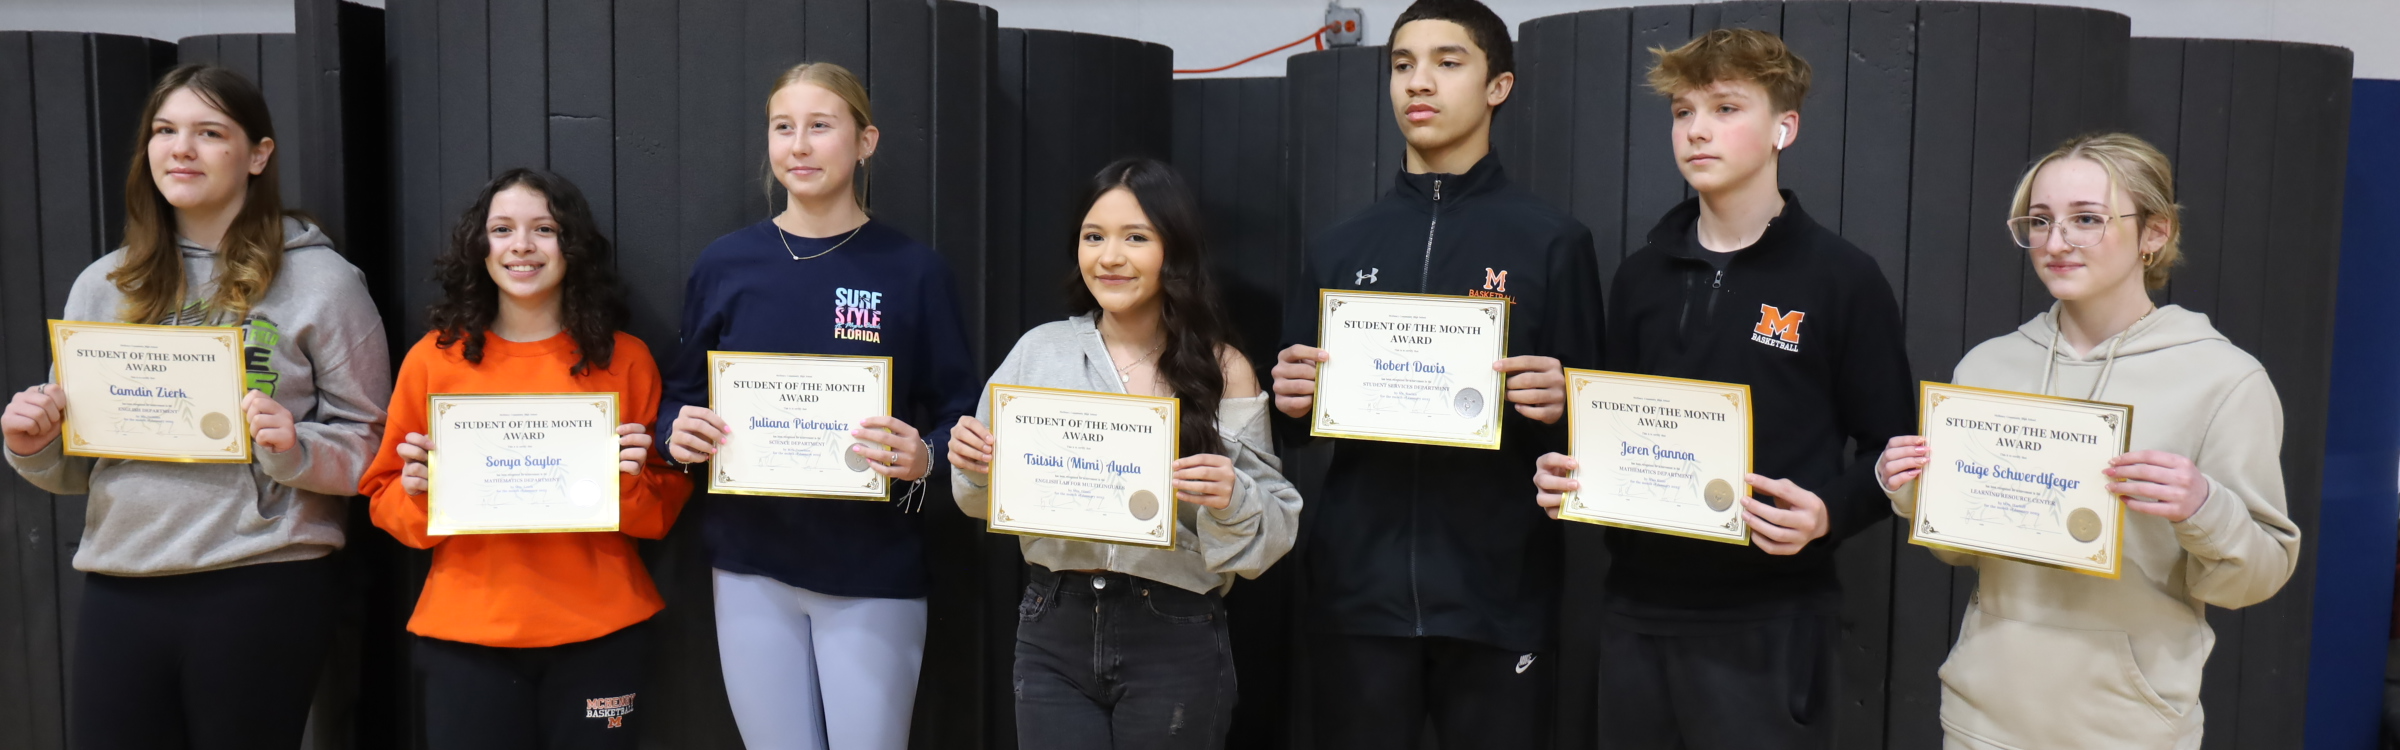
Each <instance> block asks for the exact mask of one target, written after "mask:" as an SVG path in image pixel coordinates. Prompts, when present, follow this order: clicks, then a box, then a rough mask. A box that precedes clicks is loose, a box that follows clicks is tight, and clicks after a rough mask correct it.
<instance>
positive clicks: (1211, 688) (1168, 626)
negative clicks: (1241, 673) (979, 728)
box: [1016, 565, 1235, 750]
mask: <svg viewBox="0 0 2400 750" xmlns="http://www.w3.org/2000/svg"><path fill="white" fill-rule="evenodd" d="M1027 567H1028V568H1029V569H1030V570H1031V579H1032V583H1030V584H1027V585H1026V587H1025V600H1024V602H1022V603H1020V604H1018V605H1017V667H1016V693H1017V746H1018V747H1025V748H1043V750H1081V749H1083V748H1095V749H1096V748H1209V749H1210V750H1215V749H1216V748H1222V747H1224V746H1225V730H1226V727H1227V726H1228V725H1230V724H1231V723H1232V722H1233V704H1234V696H1235V689H1234V677H1233V648H1232V645H1231V643H1230V642H1229V641H1227V640H1226V635H1225V602H1224V600H1223V599H1221V598H1219V597H1218V596H1217V595H1216V594H1213V593H1212V594H1195V593H1192V592H1190V591H1185V590H1183V589H1179V588H1176V587H1174V586H1169V585H1166V584H1163V583H1159V582H1157V581H1152V580H1149V579H1147V578H1137V577H1134V576H1129V575H1125V574H1122V573H1073V572H1069V573H1052V572H1050V571H1049V570H1048V569H1045V568H1043V567H1041V566H1039V565H1031V566H1027Z"/></svg>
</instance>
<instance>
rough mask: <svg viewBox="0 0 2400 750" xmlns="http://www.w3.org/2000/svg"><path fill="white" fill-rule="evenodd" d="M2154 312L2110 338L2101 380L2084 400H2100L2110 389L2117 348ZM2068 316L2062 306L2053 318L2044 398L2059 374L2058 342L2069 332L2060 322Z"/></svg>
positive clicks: (2064, 307)
mask: <svg viewBox="0 0 2400 750" xmlns="http://www.w3.org/2000/svg"><path fill="white" fill-rule="evenodd" d="M2154 312H2158V306H2157V305H2151V306H2150V309H2149V310H2147V311H2144V312H2143V313H2142V317H2139V318H2134V319H2133V325H2129V326H2126V327H2125V330H2123V331H2118V332H2117V335H2115V336H2111V337H2109V339H2108V356H2107V357H2105V358H2103V359H2101V361H2100V379H2099V380H2096V381H2093V382H2092V392H2091V393H2087V394H2084V397H2083V400H2085V401H2098V400H2100V392H2101V391H2103V390H2107V389H2108V376H2109V373H2112V372H2115V371H2116V369H2117V347H2119V346H2122V345H2124V343H2125V339H2127V338H2131V337H2132V336H2133V329H2135V328H2139V327H2141V325H2142V321H2145V320H2149V319H2150V313H2154ZM2066 314H2067V308H2066V306H2064V305H2061V306H2059V308H2058V312H2057V313H2055V314H2053V315H2052V316H2051V324H2052V325H2051V327H2050V357H2049V360H2048V364H2046V365H2044V366H2043V367H2042V390H2041V394H2042V395H2044V396H2048V395H2051V394H2050V381H2051V377H2052V376H2053V375H2056V374H2057V373H2058V340H2059V339H2061V338H2065V337H2066V330H2067V326H2066V324H2065V323H2064V322H2063V321H2061V320H2059V318H2063V317H2065V316H2066Z"/></svg>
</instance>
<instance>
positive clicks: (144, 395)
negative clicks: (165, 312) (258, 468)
mask: <svg viewBox="0 0 2400 750" xmlns="http://www.w3.org/2000/svg"><path fill="white" fill-rule="evenodd" d="M50 352H51V357H52V362H53V366H54V367H55V368H56V372H55V374H56V376H57V379H58V386H59V388H60V389H61V390H63V391H65V392H66V395H67V412H66V424H65V425H64V426H63V431H62V432H61V433H60V434H59V440H60V441H61V442H62V443H63V445H62V448H63V449H64V450H65V451H66V454H67V455H70V456H87V457H92V458H116V459H126V460H134V461H162V462H168V463H195V464H246V463H249V462H250V460H251V445H250V420H249V416H248V415H247V414H246V413H245V412H243V411H242V397H243V394H245V393H247V391H246V389H244V388H243V383H242V378H243V367H242V330H241V329H239V328H225V327H197V326H156V325H137V324H133V323H94V322H85V321H70V320H52V321H50Z"/></svg>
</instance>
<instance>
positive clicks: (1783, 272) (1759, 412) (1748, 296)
mask: <svg viewBox="0 0 2400 750" xmlns="http://www.w3.org/2000/svg"><path fill="white" fill-rule="evenodd" d="M1783 200H1784V208H1783V213H1782V214H1781V215H1779V216H1777V217H1775V219H1774V220H1773V221H1772V222H1770V223H1769V224H1768V225H1767V231H1766V233H1765V234H1764V235H1762V236H1760V237H1759V239H1758V242H1757V243H1756V244H1753V245H1751V246H1750V247H1748V248H1744V249H1743V250H1741V251H1740V252H1739V253H1738V254H1736V255H1735V256H1734V257H1733V259H1732V260H1731V262H1729V263H1728V264H1727V267H1726V268H1725V270H1724V271H1722V272H1719V271H1717V270H1716V268H1715V267H1714V266H1712V265H1711V264H1710V263H1709V262H1708V261H1707V260H1705V259H1704V258H1705V256H1706V255H1707V253H1708V252H1709V251H1708V250H1707V249H1705V248H1702V247H1700V246H1699V243H1698V242H1697V241H1695V240H1694V238H1693V231H1694V226H1695V224H1696V223H1697V222H1698V221H1699V218H1700V202H1699V201H1698V200H1697V199H1693V200H1686V201H1684V202H1683V204H1682V205H1679V206H1676V207H1675V209H1674V210H1672V211H1669V212H1667V215H1666V217H1665V218H1663V219H1660V220H1659V222H1658V226H1657V227H1656V228H1653V229H1651V230H1650V237H1649V242H1648V244H1647V245H1645V246H1643V248H1642V249H1641V250H1640V251H1639V252H1636V253H1634V254H1633V255H1632V256H1630V257H1627V258H1626V259H1625V262H1624V263H1623V264H1622V265H1619V266H1618V267H1617V275H1616V278H1615V280H1614V281H1613V282H1612V283H1611V288H1610V292H1611V295H1610V298H1609V301H1610V303H1611V305H1610V307H1609V311H1608V345H1607V357H1606V359H1607V369H1609V370H1614V371H1618V372H1632V373H1640V374H1645V375H1665V376H1670V377H1678V378H1693V379H1698V380H1714V381H1718V382H1725V383H1741V384H1744V385H1748V386H1750V394H1751V403H1752V404H1753V405H1754V408H1755V409H1756V411H1755V413H1754V414H1753V415H1752V418H1753V421H1752V425H1753V427H1752V435H1751V438H1752V440H1751V442H1752V445H1753V448H1752V467H1753V470H1754V471H1755V472H1757V473H1759V474H1763V475H1766V476H1767V477H1770V478H1781V479H1789V480H1792V482H1794V483H1796V484H1798V485H1800V486H1801V487H1802V488H1804V489H1807V490H1809V491H1811V492H1815V493H1817V496H1818V497H1821V498H1823V499H1824V500H1825V506H1826V511H1827V514H1828V517H1829V518H1830V520H1831V522H1832V528H1831V529H1830V530H1829V531H1828V532H1827V533H1826V535H1825V536H1824V537H1823V538H1820V539H1817V540H1816V541H1813V542H1810V543H1809V544H1808V546H1807V547H1806V548H1804V549H1802V550H1801V551H1800V554H1798V555H1792V556H1788V557H1784V556H1776V555H1769V554H1767V553H1766V552H1765V551H1764V550H1761V549H1760V548H1758V547H1756V546H1736V545H1730V544H1725V543H1722V542H1708V541H1700V540H1696V539H1686V538H1683V537H1677V536H1670V535H1666V534H1651V533H1644V532H1638V531H1628V530H1623V529H1609V530H1608V531H1607V540H1608V547H1609V556H1610V559H1611V564H1610V567H1609V571H1608V589H1609V591H1610V593H1611V594H1612V597H1611V599H1612V609H1615V610H1616V611H1620V612H1626V613H1633V612H1640V613H1644V614H1658V613H1660V612H1662V611H1663V612H1693V613H1704V612H1714V613H1739V612H1744V611H1748V612H1763V611H1772V610H1777V609H1783V610H1789V609H1791V608H1792V607H1793V606H1812V607H1823V606H1825V605H1827V604H1833V605H1836V606H1838V602H1839V601H1840V600H1839V591H1840V587H1839V584H1838V583H1837V582H1836V580H1835V578H1834V570H1833V557H1834V550H1835V548H1836V547H1837V546H1838V543H1839V542H1840V541H1841V540H1842V539H1844V538H1847V537H1849V536H1851V535H1853V534H1856V533H1858V532H1859V530H1861V529H1864V528H1866V527H1867V526H1869V525H1872V524H1874V523H1875V522H1876V521H1879V520H1882V519H1883V518H1885V517H1888V516H1890V515H1891V503H1890V502H1889V501H1888V500H1886V499H1885V497H1884V495H1883V493H1882V492H1881V491H1879V490H1877V489H1876V487H1875V478H1874V477H1875V475H1874V471H1873V462H1874V460H1875V457H1876V456H1877V455H1879V454H1881V452H1882V451H1883V446H1884V444H1885V443H1887V442H1889V441H1890V440H1891V438H1892V436H1894V435H1909V434H1914V433H1915V432H1916V411H1917V410H1916V384H1915V382H1914V381H1912V380H1910V378H1909V373H1908V356H1907V353H1906V351H1905V350H1904V349H1903V346H1902V344H1903V341H1902V338H1901V332H1900V309H1899V305H1898V304H1897V303H1896V302H1894V301H1893V299H1892V289H1891V285H1890V284H1889V283H1888V282H1886V281H1885V280H1884V277H1883V272H1882V271H1881V270H1880V269H1879V268H1878V267H1877V266H1876V264H1875V259H1874V258H1872V257H1869V256H1868V255H1867V254H1866V253H1865V252H1863V251H1861V250H1859V249H1858V246H1856V245H1852V244H1850V242H1849V241H1848V240H1845V239H1842V237H1841V236H1840V235H1837V234H1834V233H1833V232H1831V231H1829V230H1827V229H1825V227H1823V226H1820V225H1818V224H1817V223H1816V222H1815V221H1813V220H1810V219H1809V217H1808V213H1807V212H1805V211H1802V210H1801V209H1800V200H1799V199H1798V198H1796V197H1794V196H1793V195H1792V194H1791V192H1790V191H1785V192H1784V193H1783ZM1851 441H1855V443H1856V452H1855V453H1854V454H1852V453H1849V452H1848V451H1847V449H1846V448H1845V445H1844V444H1845V443H1848V442H1851ZM1756 497H1758V499H1759V500H1761V501H1762V502H1767V503H1769V504H1772V503H1773V500H1772V499H1770V498H1769V497H1768V496H1767V495H1766V494H1764V493H1758V494H1757V495H1756ZM1779 605H1780V606H1779Z"/></svg>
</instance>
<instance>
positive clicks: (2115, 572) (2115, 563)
mask: <svg viewBox="0 0 2400 750" xmlns="http://www.w3.org/2000/svg"><path fill="white" fill-rule="evenodd" d="M1941 391H1966V392H1970V393H1989V394H1994V395H2001V396H2008V397H2011V398H2017V399H2024V400H2028V401H2054V402H2058V403H2066V404H2081V405H2084V406H2098V407H2105V408H2107V409H2112V410H2122V411H2123V412H2124V419H2125V428H2124V429H2122V430H2118V431H2117V453H2118V455H2123V454H2126V453H2130V452H2132V451H2133V405H2131V404H2112V403H2109V402H2106V401H2088V400H2085V399H2080V398H2067V397H2065V396H2045V395H2042V394H2038V393H2026V392H2023V391H2007V390H2001V389H1998V388H1977V387H1975V386H1971V385H1952V384H1949V383H1936V382H1933V381H1931V380H1920V381H1917V403H1918V404H1919V406H1918V407H1917V434H1918V435H1920V436H1922V435H1924V434H1925V433H1926V429H1925V428H1927V427H1929V426H1931V425H1932V424H1933V409H1934V407H1935V406H1938V405H1940V404H1941V401H1940V400H1938V399H1937V398H1935V397H1936V396H1937V395H1939V394H1940V392H1941ZM1926 478H1927V477H1926V476H1925V475H1924V474H1918V475H1917V487H1916V490H1915V491H1916V493H1917V512H1916V514H1915V515H1913V516H1911V517H1910V518H1909V519H1908V543H1909V544H1914V545H1918V546H1922V547H1930V548H1933V549H1938V550H1943V551H1946V552H1956V553H1959V554H1964V555H1976V556H1980V557H1992V558H1999V559H2002V560H2008V561H2011V562H2019V563H2024V564H2026V565H2036V566H2040V567H2044V568H2051V569H2054V570H2064V571H2067V572H2069V573H2080V574H2083V575H2087V576H2092V577H2095V578H2106V579H2109V580H2112V581H2114V580H2117V579H2118V578H2119V577H2120V576H2122V575H2124V570H2125V499H2124V497H2123V496H2121V495H2118V494H2116V493H2113V492H2112V493H2109V497H2111V498H2115V499H2116V502H2115V503H2114V504H2115V505H2116V506H2117V522H2116V529H2117V539H2116V541H2115V542H2114V543H2112V544H2110V545H2109V546H2108V548H2107V549H2105V550H2102V552H2103V553H2104V554H2108V557H2109V561H2108V570H2107V571H2105V572H2103V571H2101V570H2098V569H2096V568H2086V567H2077V566H2073V565H2061V564H2059V563H2055V562H2051V561H2048V560H2029V559H2026V558H2023V557H2019V556H2017V555H2016V554H2015V553H2010V552H2004V551H1999V550H1983V549H1976V548H1973V547H1967V546H1963V545H1957V544H1949V543H1944V542H1936V541H1931V540H1927V539H1922V538H1919V537H1918V536H1917V527H1918V526H1919V525H1921V524H1923V523H1924V515H1925V480H1926ZM2111 553H2113V554H2111Z"/></svg>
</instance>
